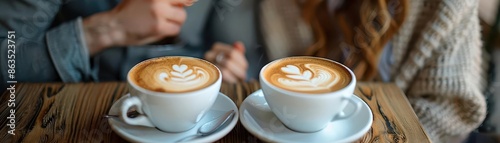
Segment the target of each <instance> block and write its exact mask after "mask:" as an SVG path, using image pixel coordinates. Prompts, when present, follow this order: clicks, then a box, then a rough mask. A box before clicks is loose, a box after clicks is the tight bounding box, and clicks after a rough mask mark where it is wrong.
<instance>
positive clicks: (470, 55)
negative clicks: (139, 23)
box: [260, 0, 487, 142]
mask: <svg viewBox="0 0 500 143" xmlns="http://www.w3.org/2000/svg"><path fill="white" fill-rule="evenodd" d="M294 5H295V4H294V1H291V0H264V1H263V2H262V4H261V15H260V16H261V19H260V22H261V27H262V33H263V38H264V41H265V42H266V46H267V47H268V48H267V49H268V51H267V52H268V53H267V54H268V56H269V58H270V59H276V58H280V57H284V56H289V55H297V53H300V51H303V49H305V48H307V47H308V46H309V45H310V44H311V41H312V40H311V39H312V34H311V33H312V32H311V29H310V28H309V26H307V25H306V24H305V22H304V21H303V20H302V19H301V17H300V10H299V9H298V8H297V6H296V5H295V6H294ZM477 7H478V2H477V1H472V0H410V7H409V12H408V15H407V18H406V21H405V23H403V26H402V28H401V30H400V31H399V32H398V33H397V34H396V36H395V37H393V39H392V40H391V42H392V43H391V44H392V46H393V51H392V56H393V57H392V58H393V59H394V61H393V62H394V63H393V65H392V70H391V79H390V80H391V81H392V82H394V83H396V84H397V85H398V86H399V87H400V88H401V89H402V90H403V91H405V93H406V96H407V97H408V99H409V101H410V103H411V105H412V107H413V109H414V111H415V113H416V114H417V116H418V117H419V119H420V122H421V123H422V125H423V127H424V129H425V130H426V132H427V134H428V135H429V136H430V138H431V140H432V141H433V142H448V141H449V139H451V138H453V137H456V136H464V135H466V134H468V133H470V132H471V131H472V130H474V129H475V128H477V127H478V126H479V125H480V124H481V123H482V121H483V120H484V118H485V115H486V103H485V99H484V96H483V94H482V93H483V90H484V89H485V86H486V74H485V69H486V68H487V67H486V64H485V63H486V62H484V60H483V58H482V56H483V55H482V50H481V40H480V27H479V20H478V16H477Z"/></svg>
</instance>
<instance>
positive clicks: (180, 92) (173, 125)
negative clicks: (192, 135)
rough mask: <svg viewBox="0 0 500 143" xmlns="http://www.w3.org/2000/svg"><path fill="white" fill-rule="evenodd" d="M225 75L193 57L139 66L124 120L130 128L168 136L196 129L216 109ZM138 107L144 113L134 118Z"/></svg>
mask: <svg viewBox="0 0 500 143" xmlns="http://www.w3.org/2000/svg"><path fill="white" fill-rule="evenodd" d="M221 77H222V75H221V72H220V71H219V69H218V68H217V67H216V66H215V65H213V64H211V63H210V62H208V61H205V60H202V59H197V58H192V57H178V56H172V57H160V58H153V59H149V60H146V61H143V62H140V63H139V64H137V65H135V66H134V67H133V68H132V69H131V70H130V71H129V72H128V75H127V83H128V87H129V91H130V95H131V96H129V97H128V98H126V99H125V100H124V101H123V103H122V105H121V107H120V114H121V115H120V118H121V120H122V121H124V122H125V123H127V124H130V125H141V126H147V127H156V128H158V129H160V130H162V131H165V132H183V131H187V130H189V129H191V128H193V127H194V126H195V125H196V124H197V123H198V121H200V120H201V119H202V117H203V116H204V114H205V113H206V112H207V111H208V110H209V109H210V108H211V107H212V105H213V104H214V102H215V99H216V98H217V96H218V94H219V90H220V86H221ZM132 107H135V108H136V110H137V112H139V113H141V115H139V116H138V117H135V118H130V117H128V116H127V112H128V111H129V110H130V108H132Z"/></svg>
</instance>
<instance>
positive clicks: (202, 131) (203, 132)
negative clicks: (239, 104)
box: [177, 110, 235, 142]
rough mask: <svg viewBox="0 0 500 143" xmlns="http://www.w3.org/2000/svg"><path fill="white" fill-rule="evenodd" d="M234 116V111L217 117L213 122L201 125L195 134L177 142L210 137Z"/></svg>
mask: <svg viewBox="0 0 500 143" xmlns="http://www.w3.org/2000/svg"><path fill="white" fill-rule="evenodd" d="M234 114H235V112H234V110H231V111H227V112H226V113H225V114H224V115H222V116H219V117H217V118H215V119H214V120H212V121H210V122H207V123H205V124H203V125H202V126H201V127H200V128H199V129H198V133H197V134H195V135H191V136H187V137H184V138H182V139H180V140H178V141H177V142H183V141H187V140H190V139H195V138H198V137H203V136H208V135H211V134H213V133H215V132H216V131H217V130H219V129H220V128H221V127H222V126H223V125H225V124H226V123H227V122H228V121H230V120H232V119H233V117H234Z"/></svg>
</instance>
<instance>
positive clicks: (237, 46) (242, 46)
mask: <svg viewBox="0 0 500 143" xmlns="http://www.w3.org/2000/svg"><path fill="white" fill-rule="evenodd" d="M233 46H234V48H235V49H236V50H238V51H240V52H241V53H245V49H246V48H245V44H243V42H241V41H236V42H234V44H233Z"/></svg>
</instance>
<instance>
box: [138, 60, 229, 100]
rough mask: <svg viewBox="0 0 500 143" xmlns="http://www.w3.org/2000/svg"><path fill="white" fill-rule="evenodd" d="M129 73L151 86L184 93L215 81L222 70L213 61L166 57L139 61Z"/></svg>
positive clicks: (139, 83) (148, 88)
mask: <svg viewBox="0 0 500 143" xmlns="http://www.w3.org/2000/svg"><path fill="white" fill-rule="evenodd" d="M128 76H129V80H131V81H132V82H133V83H134V84H136V85H138V86H140V87H142V88H145V89H147V90H152V91H157V92H167V93H181V92H190V91H196V90H199V89H202V88H205V87H207V86H209V85H212V84H213V83H215V82H216V81H217V79H219V71H218V70H217V68H216V67H215V66H214V65H213V64H211V63H209V62H207V61H204V60H200V59H196V58H189V57H162V58H155V59H150V60H146V61H144V62H141V63H139V64H137V65H136V66H134V67H133V68H132V70H130V73H129V74H128Z"/></svg>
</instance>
